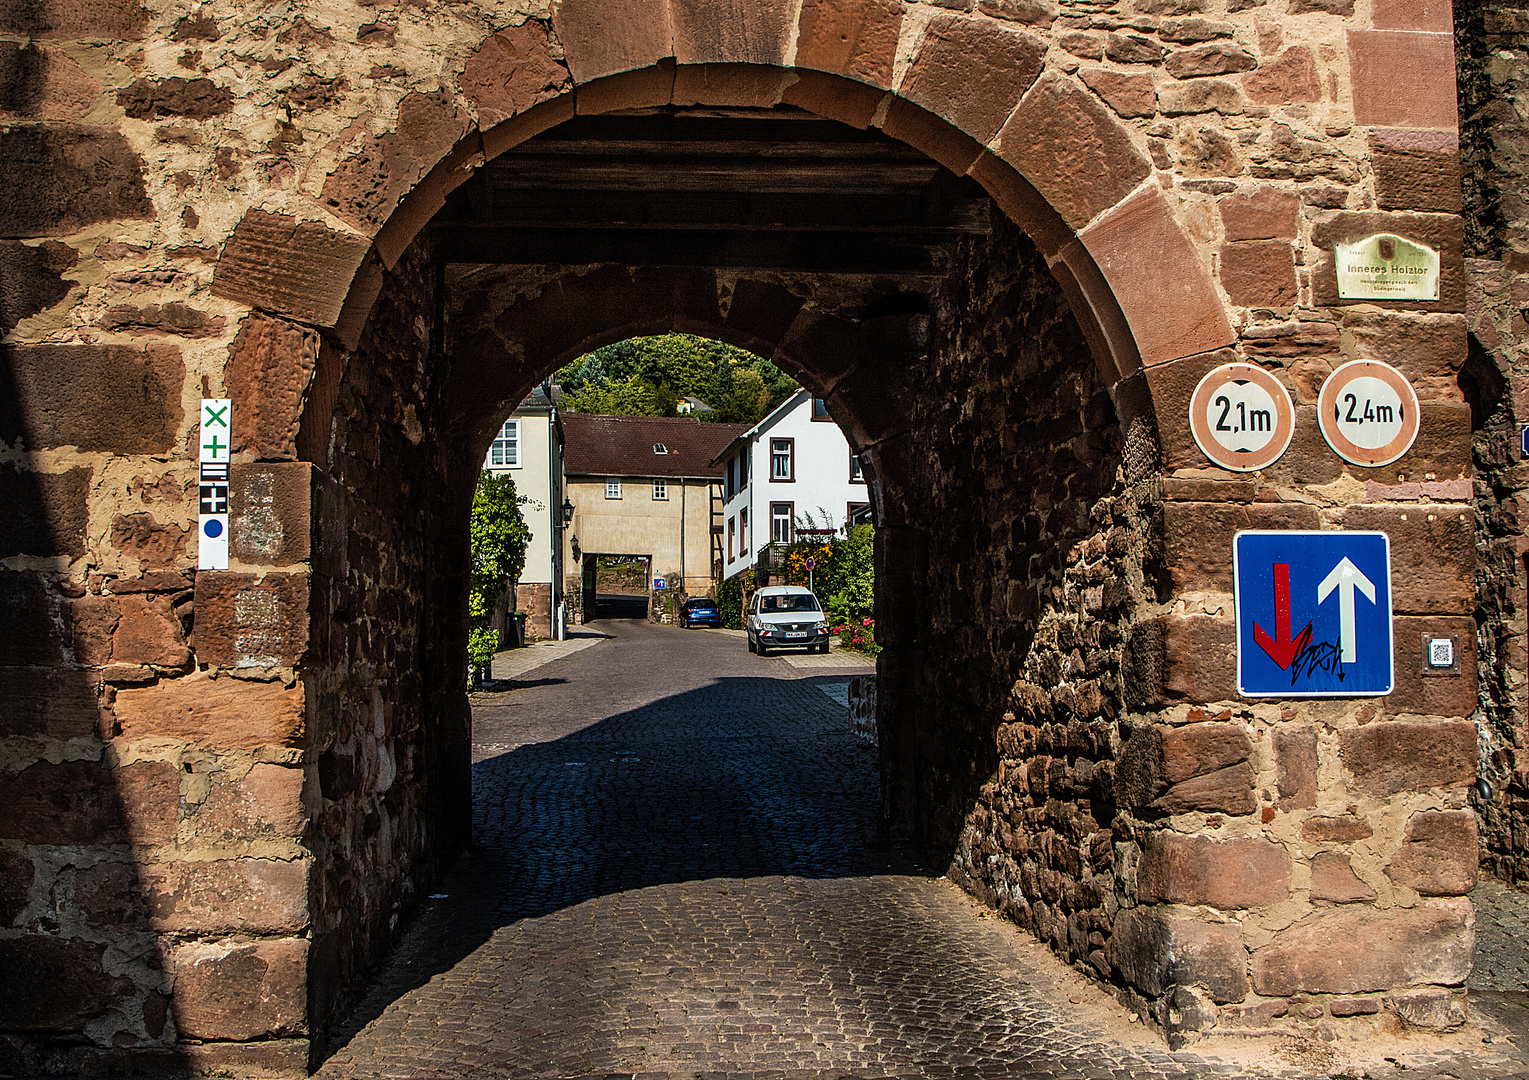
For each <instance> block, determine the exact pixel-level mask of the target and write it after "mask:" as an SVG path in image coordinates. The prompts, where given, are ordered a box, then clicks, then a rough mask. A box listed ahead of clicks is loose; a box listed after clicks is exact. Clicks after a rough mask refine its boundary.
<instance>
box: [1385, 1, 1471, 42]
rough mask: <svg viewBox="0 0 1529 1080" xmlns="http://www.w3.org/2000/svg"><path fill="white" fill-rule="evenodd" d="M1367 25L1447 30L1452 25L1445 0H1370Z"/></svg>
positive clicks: (1442, 31)
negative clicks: (1368, 22) (1372, 0)
mask: <svg viewBox="0 0 1529 1080" xmlns="http://www.w3.org/2000/svg"><path fill="white" fill-rule="evenodd" d="M1370 25H1371V26H1373V27H1375V29H1377V30H1431V31H1433V32H1434V33H1439V34H1448V33H1452V32H1453V31H1454V29H1455V17H1454V10H1453V6H1452V5H1451V4H1450V2H1449V0H1374V2H1373V3H1372V4H1371V5H1370Z"/></svg>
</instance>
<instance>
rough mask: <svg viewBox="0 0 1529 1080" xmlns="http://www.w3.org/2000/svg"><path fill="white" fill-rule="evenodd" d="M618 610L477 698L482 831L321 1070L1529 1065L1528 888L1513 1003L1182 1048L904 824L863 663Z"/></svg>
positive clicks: (729, 1071)
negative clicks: (1528, 982) (1453, 1016)
mask: <svg viewBox="0 0 1529 1080" xmlns="http://www.w3.org/2000/svg"><path fill="white" fill-rule="evenodd" d="M598 629H600V630H603V631H604V632H605V633H608V634H611V635H612V637H611V638H609V639H607V640H601V641H598V642H597V643H596V644H594V645H592V646H588V647H583V648H582V649H581V650H580V651H577V652H574V653H564V654H561V655H560V658H559V659H556V660H553V661H552V662H549V663H546V664H544V665H542V666H539V667H536V668H534V669H531V670H528V671H524V672H521V673H520V674H519V675H517V676H516V677H514V678H512V679H506V680H502V681H500V682H497V683H495V684H492V689H491V691H490V692H485V693H482V694H480V695H476V696H475V700H474V710H475V711H474V716H475V742H476V746H475V785H474V794H475V812H476V838H477V846H476V848H475V849H474V850H473V851H472V852H471V853H470V854H469V855H468V856H466V857H465V858H464V859H463V860H462V862H461V863H460V864H459V865H458V866H457V868H456V870H455V871H454V872H453V874H452V875H451V876H450V879H449V880H448V881H447V882H445V883H444V884H443V885H442V886H441V892H440V894H438V895H437V896H435V897H432V898H431V899H430V901H429V902H428V903H427V904H426V906H425V909H424V911H423V913H422V915H421V916H420V917H419V918H418V919H417V920H416V922H415V923H414V925H413V927H412V928H411V929H410V931H409V932H408V934H407V935H406V937H405V940H404V942H403V943H402V945H401V946H400V947H399V948H398V949H397V950H396V952H395V954H394V956H393V958H392V960H391V962H390V964H389V965H388V967H387V968H386V969H385V970H384V971H383V972H382V973H380V975H379V977H378V980H377V981H376V983H375V984H374V987H373V989H372V991H371V994H370V996H369V997H368V998H367V999H366V1000H365V1001H364V1002H363V1003H362V1005H361V1007H360V1008H359V1009H358V1010H357V1012H356V1014H355V1015H354V1016H353V1017H352V1019H351V1022H350V1023H349V1025H348V1026H347V1027H346V1028H345V1029H344V1030H343V1031H342V1032H341V1033H340V1035H339V1037H338V1038H337V1039H336V1041H335V1042H334V1044H333V1045H332V1046H331V1048H330V1056H329V1058H328V1060H327V1062H326V1063H325V1064H324V1066H323V1069H322V1072H321V1075H322V1076H324V1077H328V1078H332V1080H340V1078H349V1077H356V1078H361V1077H429V1076H463V1075H473V1076H483V1075H506V1076H548V1077H551V1076H575V1075H578V1076H586V1075H593V1076H604V1075H611V1074H658V1075H668V1076H687V1077H688V1076H699V1075H723V1074H726V1075H729V1076H739V1075H755V1076H758V1075H783V1074H784V1075H799V1076H803V1077H807V1076H813V1077H818V1076H823V1077H827V1076H844V1075H849V1074H852V1075H855V1076H890V1075H898V1076H915V1075H917V1076H949V1075H962V1076H972V1077H1024V1076H1035V1077H1059V1078H1060V1077H1111V1078H1116V1077H1118V1078H1126V1077H1131V1078H1134V1080H1153V1078H1159V1077H1161V1078H1168V1077H1201V1076H1206V1077H1210V1076H1236V1077H1272V1076H1282V1077H1283V1076H1290V1077H1307V1076H1311V1077H1337V1076H1353V1077H1358V1076H1364V1075H1368V1076H1370V1077H1373V1078H1374V1080H1388V1078H1391V1077H1401V1076H1406V1077H1416V1078H1429V1077H1445V1076H1449V1077H1455V1078H1457V1080H1469V1078H1475V1077H1483V1078H1485V1077H1510V1076H1524V1075H1526V1074H1529V1058H1526V1057H1525V1055H1524V1051H1523V1050H1522V1049H1521V1046H1522V1044H1523V1036H1522V1035H1520V1036H1519V1038H1518V1039H1517V1040H1516V1041H1515V1040H1513V1039H1512V1038H1510V1035H1509V1028H1510V1027H1511V1026H1512V1025H1513V1024H1515V1023H1516V1024H1517V1025H1518V1030H1519V1031H1520V1032H1522V1031H1523V1023H1522V1021H1518V1020H1517V1019H1516V1017H1517V1016H1518V1015H1521V1014H1524V1015H1529V1009H1525V1008H1524V1002H1525V1001H1526V1000H1529V998H1526V997H1525V995H1524V994H1523V993H1522V991H1523V990H1524V989H1525V987H1524V986H1522V985H1514V981H1515V979H1518V978H1520V977H1521V974H1522V968H1521V965H1522V958H1523V944H1524V943H1523V938H1522V932H1523V927H1524V919H1525V915H1526V912H1529V905H1525V904H1524V903H1523V901H1524V900H1526V899H1529V898H1526V897H1524V895H1523V894H1515V893H1511V892H1510V891H1508V890H1505V889H1498V890H1495V891H1492V893H1491V896H1490V897H1487V898H1486V899H1487V900H1488V902H1489V913H1487V914H1484V916H1483V919H1482V927H1483V936H1484V944H1486V943H1487V941H1486V940H1485V939H1490V941H1491V942H1492V943H1493V944H1492V945H1491V948H1492V950H1494V951H1492V952H1491V956H1492V957H1493V959H1492V961H1491V964H1490V965H1489V969H1488V968H1484V969H1483V974H1482V976H1481V978H1482V979H1483V981H1484V983H1485V985H1484V987H1483V988H1484V989H1486V990H1488V991H1494V990H1495V991H1498V992H1497V993H1492V992H1488V993H1487V994H1485V995H1484V996H1483V998H1482V1006H1481V1009H1482V1010H1484V1011H1485V1012H1487V1013H1489V1014H1490V1015H1487V1016H1486V1017H1485V1019H1484V1020H1483V1023H1484V1025H1485V1026H1484V1027H1468V1028H1467V1029H1465V1030H1464V1031H1462V1032H1459V1033H1456V1034H1454V1035H1451V1036H1447V1037H1443V1038H1422V1037H1416V1036H1408V1035H1406V1034H1402V1033H1399V1034H1398V1035H1397V1038H1396V1040H1395V1042H1394V1044H1388V1045H1387V1046H1386V1047H1383V1048H1378V1047H1374V1046H1370V1045H1368V1044H1366V1045H1355V1046H1348V1045H1338V1046H1334V1045H1331V1044H1323V1043H1320V1042H1312V1043H1304V1042H1300V1041H1297V1040H1282V1041H1279V1042H1274V1041H1269V1040H1263V1041H1260V1040H1248V1041H1246V1042H1237V1043H1230V1041H1222V1042H1214V1043H1200V1044H1198V1045H1197V1046H1194V1047H1191V1048H1190V1049H1186V1050H1184V1051H1180V1052H1177V1053H1170V1052H1169V1051H1167V1050H1166V1049H1165V1048H1164V1046H1163V1044H1162V1043H1161V1041H1160V1040H1159V1039H1158V1038H1157V1037H1156V1036H1155V1035H1154V1034H1152V1033H1151V1032H1149V1031H1146V1030H1145V1029H1144V1028H1143V1027H1142V1026H1141V1025H1140V1024H1137V1023H1134V1022H1132V1019H1131V1018H1129V1017H1128V1016H1127V1013H1126V1011H1125V1010H1124V1009H1122V1008H1121V1007H1120V1006H1118V1005H1117V1004H1116V1003H1115V1002H1114V1001H1113V999H1111V998H1109V997H1108V996H1107V995H1106V994H1104V993H1103V992H1102V991H1101V990H1100V989H1099V988H1098V987H1097V986H1096V985H1094V984H1091V983H1089V982H1088V981H1087V980H1085V979H1083V978H1082V977H1081V976H1079V975H1077V974H1075V973H1074V972H1072V971H1070V970H1069V969H1067V968H1065V967H1063V966H1062V965H1061V964H1060V963H1059V962H1057V961H1056V960H1055V959H1054V958H1053V957H1052V956H1051V954H1050V953H1048V952H1046V951H1045V950H1044V949H1043V948H1042V947H1040V946H1037V945H1034V944H1033V943H1032V940H1031V939H1030V938H1029V937H1028V936H1027V935H1025V934H1024V933H1022V932H1020V931H1019V930H1018V929H1017V928H1015V927H1013V926H1012V925H1010V924H1007V923H1004V922H1002V921H1000V920H998V919H996V918H993V917H991V916H990V914H989V913H988V912H986V911H984V910H983V909H982V908H981V907H980V906H979V905H977V904H975V903H974V902H973V901H971V900H970V899H969V898H968V897H967V896H966V895H965V894H963V893H962V892H960V891H959V890H958V889H956V888H955V887H953V886H952V885H950V884H949V883H948V882H946V881H944V880H943V879H942V878H941V874H942V871H943V867H940V866H932V865H931V866H921V865H919V864H918V863H917V862H916V861H915V860H914V859H913V858H912V857H911V856H910V855H909V854H907V853H905V852H901V851H896V850H891V849H888V848H886V847H885V846H883V845H880V844H878V843H877V842H876V841H875V839H874V823H875V820H876V816H877V809H878V798H879V795H878V784H877V776H876V759H875V751H874V749H872V748H869V747H866V746H864V745H862V744H861V743H860V742H859V741H857V740H856V739H855V737H854V736H853V735H852V734H851V733H850V732H849V730H848V728H847V725H846V721H845V714H844V707H843V705H842V704H839V701H842V694H843V689H842V687H843V684H844V682H846V681H847V679H848V677H849V675H850V674H852V673H854V669H848V668H835V669H833V670H832V672H831V673H822V674H820V673H818V672H817V671H816V670H815V669H812V668H805V667H794V666H792V665H790V664H788V663H786V662H785V661H784V660H782V659H780V658H768V659H763V658H756V657H754V656H751V655H749V654H748V653H747V652H746V650H745V648H744V645H743V643H742V640H741V638H737V637H733V636H729V635H725V634H717V633H708V632H701V631H695V632H684V631H679V630H676V629H673V628H669V627H656V626H649V625H647V624H645V623H635V622H619V623H618V622H610V621H607V622H605V623H602V624H599V626H598ZM496 670H498V669H496ZM836 698H837V699H838V700H836ZM1493 935H1496V936H1495V937H1494V936H1493ZM1515 935H1518V937H1517V940H1516V941H1515V940H1514V936H1515ZM1515 964H1518V965H1520V967H1517V968H1515V966H1514V965H1515ZM1473 985H1475V984H1474V983H1473ZM1499 1014H1500V1015H1501V1016H1502V1017H1504V1018H1505V1020H1506V1026H1505V1022H1504V1021H1500V1020H1497V1019H1494V1017H1496V1016H1498V1015H1499Z"/></svg>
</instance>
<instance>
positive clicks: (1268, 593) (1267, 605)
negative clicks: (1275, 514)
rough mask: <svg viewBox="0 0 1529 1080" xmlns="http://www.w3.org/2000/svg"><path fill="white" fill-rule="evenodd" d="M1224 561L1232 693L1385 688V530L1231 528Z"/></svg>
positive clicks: (1358, 692)
mask: <svg viewBox="0 0 1529 1080" xmlns="http://www.w3.org/2000/svg"><path fill="white" fill-rule="evenodd" d="M1232 564H1233V575H1234V577H1235V588H1236V591H1237V692H1238V693H1239V694H1241V695H1242V696H1243V697H1380V696H1382V695H1384V694H1389V693H1390V692H1391V690H1392V687H1393V685H1394V676H1393V672H1392V662H1391V647H1392V645H1391V545H1390V541H1389V540H1388V539H1387V537H1386V534H1385V533H1379V532H1258V531H1250V532H1240V533H1238V534H1237V536H1236V539H1235V540H1234V541H1233V550H1232Z"/></svg>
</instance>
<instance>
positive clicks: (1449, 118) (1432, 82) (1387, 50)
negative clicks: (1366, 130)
mask: <svg viewBox="0 0 1529 1080" xmlns="http://www.w3.org/2000/svg"><path fill="white" fill-rule="evenodd" d="M1348 54H1349V68H1350V71H1351V72H1352V78H1353V84H1354V121H1355V122H1356V123H1359V124H1364V125H1367V126H1374V127H1398V128H1442V129H1446V130H1447V129H1450V128H1454V127H1456V126H1458V124H1459V114H1458V112H1457V111H1456V102H1455V88H1454V86H1453V80H1454V77H1455V47H1454V37H1453V35H1452V34H1433V33H1407V32H1399V31H1394V30H1350V31H1348ZM1398 72H1405V73H1406V82H1405V84H1404V85H1405V87H1406V90H1405V92H1404V93H1403V92H1398V91H1399V90H1400V89H1401V87H1400V86H1399V85H1398V83H1397V73H1398Z"/></svg>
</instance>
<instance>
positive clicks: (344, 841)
mask: <svg viewBox="0 0 1529 1080" xmlns="http://www.w3.org/2000/svg"><path fill="white" fill-rule="evenodd" d="M434 312H435V291H434V287H433V273H432V272H431V270H430V267H429V266H428V264H427V262H426V257H425V255H424V254H423V253H422V251H421V250H420V248H419V246H418V245H417V246H416V247H415V248H411V249H410V251H409V252H408V253H407V255H406V257H405V258H404V259H402V260H401V261H400V262H399V264H398V265H397V266H396V267H395V268H394V269H393V271H391V272H390V273H389V274H388V277H387V282H386V284H385V286H384V288H383V291H382V296H381V299H380V302H379V304H378V305H377V307H376V309H375V314H374V316H373V318H372V320H371V321H370V323H369V324H368V325H367V328H366V332H365V334H364V335H363V337H362V344H361V346H360V348H358V349H357V351H356V352H355V353H354V354H353V355H351V357H350V358H349V362H348V364H347V367H346V371H345V377H344V379H343V381H342V383H341V385H340V387H339V392H338V395H337V397H336V401H335V407H334V412H333V418H332V420H331V421H330V423H328V424H327V425H325V426H327V427H328V428H329V438H328V439H327V440H325V442H326V443H327V444H328V446H329V448H330V449H329V454H328V459H327V462H326V476H325V483H324V486H323V488H322V491H323V493H324V494H323V498H324V502H325V506H326V513H325V515H324V518H323V522H322V529H321V535H322V542H323V544H325V545H327V547H326V548H325V550H324V559H323V562H322V563H321V564H319V565H317V566H315V574H314V584H315V590H314V592H315V599H314V607H313V609H312V612H313V618H314V625H315V628H316V631H317V632H318V633H321V634H323V635H324V637H323V639H322V640H319V641H316V642H315V647H314V649H313V652H312V655H311V657H310V660H309V663H308V665H307V669H306V670H307V680H308V686H309V692H310V694H311V695H312V697H313V708H312V710H311V714H312V716H313V730H312V732H311V735H310V748H309V755H310V758H311V760H313V761H314V762H315V767H316V770H317V775H318V781H319V783H318V795H319V798H321V799H322V811H321V812H320V813H319V815H318V817H317V820H316V822H315V830H314V835H313V837H312V841H311V843H312V849H313V854H314V858H315V861H316V863H317V866H318V867H319V872H318V873H316V874H315V875H314V879H313V884H312V896H311V899H310V906H311V911H312V916H313V946H312V953H311V956H310V960H309V978H310V987H311V997H312V1001H313V1003H314V1006H313V1015H312V1017H311V1023H312V1025H313V1029H314V1032H315V1034H316V1035H318V1036H320V1037H322V1034H323V1031H324V1026H325V1024H326V1022H327V1021H328V1019H329V1017H330V1016H331V1015H340V1016H343V1015H344V1014H345V1012H346V1007H347V1005H348V1003H349V1001H348V995H349V994H350V993H352V992H354V991H356V990H358V989H360V987H361V986H362V985H363V980H364V978H365V976H366V974H367V973H368V971H369V969H370V968H371V967H372V966H373V965H374V964H375V963H376V962H377V961H378V960H380V959H381V958H382V956H383V954H384V953H385V951H386V950H387V949H388V947H389V946H390V945H391V943H392V937H393V932H394V931H395V930H396V929H397V927H398V924H399V920H400V917H401V916H404V915H406V914H407V912H408V910H409V908H410V907H411V906H412V904H413V903H414V901H415V900H416V899H417V898H418V897H419V896H420V895H421V890H422V889H424V891H428V889H425V888H424V887H425V886H428V884H429V883H430V881H431V880H432V878H433V876H434V874H435V873H436V872H437V870H438V869H439V867H440V860H441V859H443V858H445V857H447V856H448V853H449V852H450V851H451V850H452V849H453V846H454V845H459V844H461V843H464V842H465V841H466V840H467V838H468V835H467V826H466V821H465V818H464V817H462V815H463V814H464V812H465V809H466V805H467V796H466V790H467V785H468V784H469V780H468V778H467V770H466V762H465V760H461V761H454V760H452V756H451V752H450V751H451V748H453V747H462V746H465V745H466V731H467V718H466V706H465V701H464V700H463V699H464V694H465V681H464V675H463V673H462V672H457V673H456V678H455V680H454V681H451V680H450V678H449V671H448V669H447V666H446V664H445V661H444V660H442V659H439V658H438V657H437V655H436V653H434V652H431V651H428V650H429V648H430V646H434V645H435V644H436V641H437V640H440V639H431V640H429V642H428V644H427V638H429V636H430V635H431V634H438V633H440V625H439V623H438V622H435V621H432V620H431V619H429V618H428V617H421V613H422V612H429V611H431V610H432V603H433V602H434V603H439V604H440V605H441V606H442V607H444V608H446V609H448V612H449V611H454V610H456V609H458V608H460V607H461V601H460V598H451V597H450V594H449V593H442V592H440V591H438V590H439V589H440V588H441V586H440V582H439V577H438V574H439V573H440V571H441V568H442V567H445V566H452V565H453V564H454V563H455V562H457V561H458V560H456V559H454V558H453V555H455V554H457V553H455V552H445V551H440V550H438V548H437V545H438V544H440V543H442V542H443V540H442V534H441V530H440V529H439V528H438V521H439V514H440V513H441V507H442V505H443V504H444V503H445V501H446V500H445V499H444V498H442V496H441V494H440V492H441V488H442V484H441V482H440V478H439V474H438V467H439V463H438V462H437V460H436V443H435V440H434V437H433V431H432V430H431V429H430V428H429V427H428V424H429V403H430V396H431V388H432V383H431V377H432V373H433V372H432V368H431V365H430V363H429V355H428V354H429V345H430V341H431V333H432V328H433V324H434V321H435V316H434ZM314 422H319V421H318V420H317V418H315V421H314ZM437 597H440V598H441V599H439V600H437ZM453 599H455V602H453ZM437 618H438V619H439V620H440V622H446V623H448V625H449V615H443V616H437ZM457 636H459V635H448V636H447V637H446V638H445V640H444V642H443V643H442V644H443V646H446V643H449V642H450V641H452V640H454V639H455V638H456V637H457ZM446 647H449V646H446ZM437 665H439V666H437Z"/></svg>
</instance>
